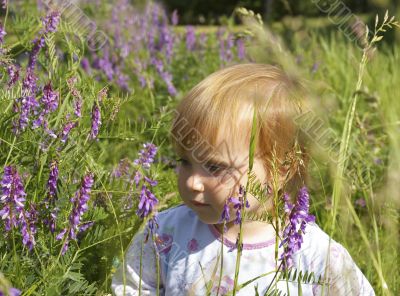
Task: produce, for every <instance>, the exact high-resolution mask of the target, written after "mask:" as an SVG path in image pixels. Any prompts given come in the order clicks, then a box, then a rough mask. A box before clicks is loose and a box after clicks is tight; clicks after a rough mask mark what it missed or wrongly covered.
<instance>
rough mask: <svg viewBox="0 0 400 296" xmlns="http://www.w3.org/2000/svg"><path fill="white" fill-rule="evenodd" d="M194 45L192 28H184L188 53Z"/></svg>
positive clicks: (194, 35)
mask: <svg viewBox="0 0 400 296" xmlns="http://www.w3.org/2000/svg"><path fill="white" fill-rule="evenodd" d="M195 45H196V33H195V30H194V27H193V26H187V27H186V49H187V50H188V51H192V50H194V47H195Z"/></svg>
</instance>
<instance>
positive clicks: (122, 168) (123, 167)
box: [111, 158, 131, 178]
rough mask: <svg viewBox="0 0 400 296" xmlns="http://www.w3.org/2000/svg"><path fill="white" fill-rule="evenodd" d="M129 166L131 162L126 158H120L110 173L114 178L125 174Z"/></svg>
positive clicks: (127, 172)
mask: <svg viewBox="0 0 400 296" xmlns="http://www.w3.org/2000/svg"><path fill="white" fill-rule="evenodd" d="M130 166H131V164H130V161H129V159H128V158H124V159H121V160H120V161H119V163H118V166H117V167H116V168H115V169H114V170H113V172H112V173H111V175H112V176H113V177H115V178H121V177H122V176H126V175H128V174H129V169H130Z"/></svg>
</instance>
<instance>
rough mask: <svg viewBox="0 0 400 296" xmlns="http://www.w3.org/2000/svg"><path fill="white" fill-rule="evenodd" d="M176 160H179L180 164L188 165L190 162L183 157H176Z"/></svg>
mask: <svg viewBox="0 0 400 296" xmlns="http://www.w3.org/2000/svg"><path fill="white" fill-rule="evenodd" d="M178 162H179V163H180V164H181V165H183V166H188V165H190V162H189V161H187V160H186V159H183V158H179V159H178Z"/></svg>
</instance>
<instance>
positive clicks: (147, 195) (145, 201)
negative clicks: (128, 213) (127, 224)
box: [136, 185, 158, 219]
mask: <svg viewBox="0 0 400 296" xmlns="http://www.w3.org/2000/svg"><path fill="white" fill-rule="evenodd" d="M157 204H158V199H157V198H156V196H155V195H154V194H153V193H152V192H151V191H150V190H149V189H148V188H147V187H146V185H142V190H141V191H140V196H139V205H138V210H137V211H136V214H137V215H138V216H139V217H140V218H142V219H143V218H144V217H147V216H148V215H149V214H150V213H151V212H152V211H153V208H154V206H155V205H157Z"/></svg>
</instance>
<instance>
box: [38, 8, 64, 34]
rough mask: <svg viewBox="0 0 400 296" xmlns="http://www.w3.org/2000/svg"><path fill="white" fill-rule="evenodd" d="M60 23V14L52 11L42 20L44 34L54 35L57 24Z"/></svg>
mask: <svg viewBox="0 0 400 296" xmlns="http://www.w3.org/2000/svg"><path fill="white" fill-rule="evenodd" d="M59 22H60V13H59V12H58V11H52V12H50V13H49V14H48V15H46V17H45V18H42V24H43V27H44V32H43V33H44V34H47V33H54V32H55V31H56V30H57V26H58V23H59Z"/></svg>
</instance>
